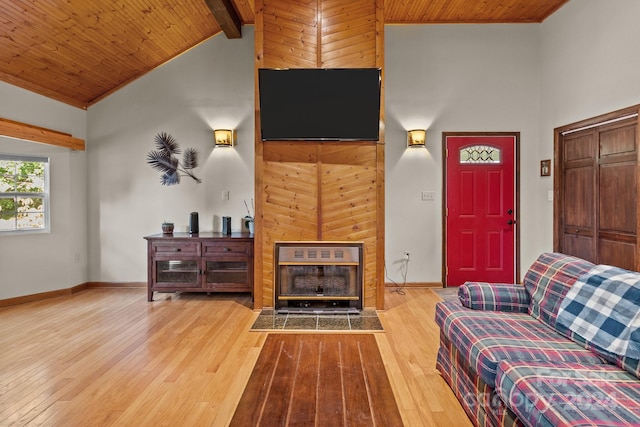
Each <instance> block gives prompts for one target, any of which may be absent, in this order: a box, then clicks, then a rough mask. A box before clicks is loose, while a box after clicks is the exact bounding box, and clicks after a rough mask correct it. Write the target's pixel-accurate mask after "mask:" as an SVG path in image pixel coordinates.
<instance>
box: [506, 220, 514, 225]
mask: <svg viewBox="0 0 640 427" xmlns="http://www.w3.org/2000/svg"><path fill="white" fill-rule="evenodd" d="M515 223H516V221H515V220H513V219H510V220H509V221H507V224H509V225H513V224H515Z"/></svg>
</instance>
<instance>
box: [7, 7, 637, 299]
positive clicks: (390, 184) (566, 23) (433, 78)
mask: <svg viewBox="0 0 640 427" xmlns="http://www.w3.org/2000/svg"><path fill="white" fill-rule="evenodd" d="M637 16H640V2H638V1H637V0H616V1H615V2H611V1H606V0H580V1H577V0H571V1H570V2H569V3H567V4H566V5H564V6H563V7H562V8H561V9H560V10H558V11H557V12H556V13H555V14H554V15H552V16H551V17H550V18H548V19H547V20H546V21H545V22H544V23H543V24H525V25H423V26H417V25H416V26H392V25H389V26H387V27H386V28H385V44H386V45H385V61H386V67H385V78H386V80H385V84H386V259H387V269H388V272H389V276H390V277H391V278H392V279H393V280H396V281H399V280H400V281H401V280H402V276H401V274H400V272H399V271H398V267H399V265H400V264H399V263H398V261H399V260H400V259H401V257H402V253H403V251H405V250H408V251H409V252H410V253H411V262H410V266H409V271H408V275H407V281H408V282H438V281H440V280H441V265H442V219H441V209H442V132H445V131H449V132H453V131H519V132H520V133H521V147H520V148H521V178H522V182H521V197H522V200H521V212H520V217H521V227H522V235H521V237H522V244H521V249H522V269H523V270H525V269H526V268H527V267H528V266H529V264H530V263H531V262H533V260H534V259H535V257H536V256H537V255H538V254H539V253H540V252H541V251H544V250H551V249H552V220H553V218H552V215H553V209H552V203H550V202H548V201H547V191H548V190H551V189H552V188H553V180H552V178H541V177H539V171H538V168H539V162H540V160H542V159H548V158H552V157H553V156H552V154H553V128H554V127H557V126H561V125H564V124H568V123H571V122H574V121H577V120H581V119H585V118H588V117H592V116H595V115H598V114H602V113H606V112H609V111H612V110H615V109H618V108H623V107H626V106H630V105H633V104H637V103H640V90H639V89H640V87H639V86H640V80H639V79H638V78H637V76H638V75H640V56H638V55H636V54H635V52H636V50H637V45H638V42H639V41H640V26H637V25H636V23H635V20H634V18H635V17H637ZM243 32H244V35H243V38H242V39H240V40H228V39H226V38H225V37H224V36H223V35H218V36H216V37H214V38H212V39H211V40H209V41H207V42H205V43H203V44H202V45H200V46H198V47H196V48H194V49H192V50H191V51H189V52H187V53H185V54H184V55H182V56H180V57H178V58H176V59H175V60H173V61H171V62H170V63H168V64H166V65H164V66H162V67H160V68H159V69H157V70H154V71H152V72H151V73H149V74H147V75H146V76H144V77H142V78H140V79H138V80H137V81H135V82H133V83H131V84H129V85H128V86H126V87H124V88H123V89H121V90H119V91H118V92H116V93H114V94H112V95H111V96H109V97H108V98H106V99H104V100H103V101H101V102H99V103H98V104H96V105H95V106H93V107H91V108H90V109H89V111H88V113H87V112H85V111H83V110H79V109H76V108H73V107H69V106H66V105H63V104H60V103H58V102H56V101H52V100H49V99H46V98H44V97H41V96H38V95H35V94H32V93H29V92H27V91H24V90H22V89H18V88H16V87H13V86H11V85H7V84H3V83H0V117H4V118H8V119H12V120H18V121H22V122H26V123H31V124H34V125H38V126H43V127H48V128H51V129H56V130H60V131H64V132H69V133H72V134H73V135H74V136H77V137H79V138H85V137H86V138H87V152H86V153H84V152H73V151H69V150H65V149H59V148H52V147H47V146H44V145H41V144H34V143H25V142H20V143H17V142H16V141H12V140H7V139H3V140H0V151H2V152H38V153H48V154H47V155H50V156H51V158H52V165H54V164H56V163H57V164H58V165H59V167H56V168H55V169H53V171H54V172H53V173H54V179H53V180H52V192H53V193H55V194H54V196H53V197H54V199H53V201H52V210H53V212H54V221H53V222H54V223H53V230H52V233H51V234H50V235H31V236H23V237H20V238H18V237H2V238H0V271H2V273H3V274H2V275H1V276H0V277H1V280H2V281H1V282H0V299H3V298H10V297H13V296H19V295H28V294H33V293H38V292H43V291H47V290H55V289H62V288H68V287H70V286H73V285H76V284H79V283H82V282H85V281H87V280H90V281H105V282H110V281H114V282H128V281H145V280H146V246H145V241H144V240H143V238H142V237H143V236H145V235H148V234H152V233H157V232H159V231H160V223H161V222H162V221H163V220H165V219H167V220H173V221H174V222H175V223H176V226H177V227H178V229H182V230H186V227H187V224H188V217H189V212H192V211H198V212H199V213H200V228H201V230H210V229H215V230H219V229H220V221H219V218H220V217H221V216H223V215H230V216H232V217H233V219H234V222H233V228H234V229H239V228H240V218H241V217H242V216H244V215H245V214H246V212H245V210H244V204H243V200H244V199H247V200H249V199H250V198H251V197H253V188H254V174H253V168H254V155H253V148H254V143H253V134H254V123H253V120H254V118H253V115H254V111H253V110H254V108H253V107H254V104H253V102H254V87H253V55H254V51H253V28H252V27H250V26H245V27H243ZM613 64H616V65H613ZM87 117H88V118H87ZM216 127H225V128H226V127H235V128H237V129H238V146H237V147H235V148H234V149H230V150H227V149H219V148H218V149H213V145H212V142H211V141H212V129H214V128H216ZM423 127H424V128H427V133H428V136H427V148H426V149H419V150H407V149H406V148H405V138H406V133H405V130H406V129H410V128H423ZM87 128H88V133H87V131H86V129H87ZM160 131H166V132H169V133H171V134H172V135H173V136H174V137H175V138H176V139H177V140H178V142H179V143H180V144H181V146H183V147H195V148H197V149H198V150H199V151H200V154H201V166H200V167H199V168H197V169H196V173H197V175H198V176H200V177H201V178H202V179H203V183H202V184H196V183H195V182H193V181H190V180H189V179H188V178H185V179H184V181H183V182H182V183H181V184H180V185H178V186H174V187H163V186H161V185H160V184H159V181H158V179H159V174H158V173H157V172H155V171H153V170H152V169H151V168H150V167H149V166H148V165H147V164H146V161H145V157H146V154H147V152H148V151H149V150H151V149H152V148H153V138H154V136H155V135H156V134H157V133H158V132H160ZM87 163H88V168H89V171H88V173H87V172H86V166H87ZM87 182H88V184H87ZM87 185H88V193H89V195H88V197H87V195H86V193H87V191H86V188H87ZM222 190H230V195H231V199H230V200H229V201H224V202H223V201H222V200H221V192H222ZM425 190H426V191H435V194H436V200H435V201H434V202H422V201H420V192H421V191H425ZM87 215H88V219H87ZM87 221H88V223H89V230H91V231H90V233H87V227H86V224H87ZM87 236H88V237H87ZM87 240H88V241H89V243H88V244H87ZM87 247H88V248H89V249H88V250H89V253H88V259H89V265H88V268H89V273H88V274H87V271H86V269H87V266H86V260H87V257H86V256H84V255H85V248H87ZM76 253H79V254H80V255H81V262H80V263H78V264H76V263H75V254H76ZM34 265H37V266H38V267H37V268H35V267H34ZM40 266H41V267H40ZM26 267H28V268H26Z"/></svg>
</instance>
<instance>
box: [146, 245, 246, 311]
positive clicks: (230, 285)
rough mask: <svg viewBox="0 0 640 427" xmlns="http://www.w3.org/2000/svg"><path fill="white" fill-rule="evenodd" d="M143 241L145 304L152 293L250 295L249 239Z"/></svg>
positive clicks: (151, 298) (151, 299)
mask: <svg viewBox="0 0 640 427" xmlns="http://www.w3.org/2000/svg"><path fill="white" fill-rule="evenodd" d="M145 239H146V240H147V274H148V278H147V300H148V301H153V293H154V292H177V291H183V292H251V293H252V294H253V235H252V234H248V233H232V234H230V235H226V234H222V233H212V232H206V233H199V234H193V235H191V234H189V233H173V234H154V235H152V236H147V237H145Z"/></svg>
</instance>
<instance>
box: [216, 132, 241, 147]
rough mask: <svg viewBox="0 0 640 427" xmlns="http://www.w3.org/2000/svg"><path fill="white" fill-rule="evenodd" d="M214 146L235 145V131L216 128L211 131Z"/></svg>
mask: <svg viewBox="0 0 640 427" xmlns="http://www.w3.org/2000/svg"><path fill="white" fill-rule="evenodd" d="M213 140H214V142H215V143H216V147H233V146H234V145H236V131H235V130H230V129H216V130H214V131H213Z"/></svg>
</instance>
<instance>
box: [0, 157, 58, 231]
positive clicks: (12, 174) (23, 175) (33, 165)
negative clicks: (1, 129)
mask: <svg viewBox="0 0 640 427" xmlns="http://www.w3.org/2000/svg"><path fill="white" fill-rule="evenodd" d="M34 231H35V232H39V231H49V159H48V158H46V157H31V156H13V155H5V154H0V234H6V233H17V232H34Z"/></svg>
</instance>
